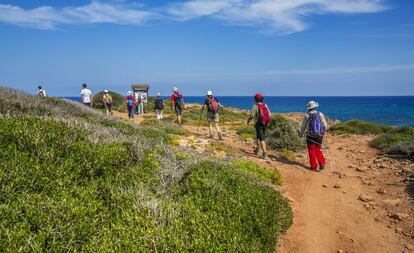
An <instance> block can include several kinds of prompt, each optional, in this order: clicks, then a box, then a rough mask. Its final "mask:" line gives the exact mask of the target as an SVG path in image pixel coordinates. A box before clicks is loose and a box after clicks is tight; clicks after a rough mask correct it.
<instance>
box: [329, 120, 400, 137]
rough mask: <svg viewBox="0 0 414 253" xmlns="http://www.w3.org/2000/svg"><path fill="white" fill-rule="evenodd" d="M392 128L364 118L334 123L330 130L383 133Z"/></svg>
mask: <svg viewBox="0 0 414 253" xmlns="http://www.w3.org/2000/svg"><path fill="white" fill-rule="evenodd" d="M391 128H392V127H390V126H384V125H377V124H374V123H370V122H366V121H362V120H350V121H346V122H341V123H338V124H335V125H333V126H332V127H331V128H330V129H329V131H330V132H332V133H335V134H382V133H386V132H387V131H389V130H391Z"/></svg>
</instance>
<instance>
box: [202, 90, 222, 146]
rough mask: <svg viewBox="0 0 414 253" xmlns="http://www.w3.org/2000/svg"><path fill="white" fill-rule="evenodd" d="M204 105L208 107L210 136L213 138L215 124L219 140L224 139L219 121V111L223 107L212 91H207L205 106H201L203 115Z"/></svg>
mask: <svg viewBox="0 0 414 253" xmlns="http://www.w3.org/2000/svg"><path fill="white" fill-rule="evenodd" d="M204 107H207V121H208V123H209V130H210V136H209V138H213V126H214V128H215V129H216V131H217V134H218V137H219V140H221V141H222V140H223V136H222V134H221V132H220V127H219V125H218V123H219V118H220V116H219V113H220V108H222V106H221V104H220V102H219V101H218V99H217V98H216V97H214V96H213V92H212V91H210V90H209V91H207V98H206V100H205V101H204V104H203V107H202V108H201V115H203V112H204Z"/></svg>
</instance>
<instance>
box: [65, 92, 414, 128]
mask: <svg viewBox="0 0 414 253" xmlns="http://www.w3.org/2000/svg"><path fill="white" fill-rule="evenodd" d="M64 98H66V99H70V100H74V101H79V97H64ZM164 98H169V97H164ZM217 98H218V99H219V100H220V103H221V104H222V105H224V106H227V107H234V108H239V109H243V110H250V109H251V107H252V105H253V103H254V101H253V97H252V96H217ZM184 99H185V102H186V103H203V102H204V99H205V97H204V96H186V97H184ZM310 100H315V101H317V102H318V103H319V110H320V111H321V112H323V113H324V114H326V115H327V116H328V117H330V118H332V119H337V120H340V121H347V120H351V119H360V120H365V121H369V122H373V123H377V124H385V125H392V126H414V96H352V97H351V96H318V97H310V96H309V97H307V96H269V97H265V102H266V103H267V105H268V106H269V108H270V110H271V111H272V112H274V113H288V112H305V111H306V104H307V102H308V101H310Z"/></svg>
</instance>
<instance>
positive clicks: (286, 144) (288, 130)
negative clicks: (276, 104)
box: [267, 115, 305, 151]
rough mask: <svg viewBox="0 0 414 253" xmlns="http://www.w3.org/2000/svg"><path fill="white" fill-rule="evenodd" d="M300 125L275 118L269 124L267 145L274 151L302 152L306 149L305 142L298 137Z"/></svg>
mask: <svg viewBox="0 0 414 253" xmlns="http://www.w3.org/2000/svg"><path fill="white" fill-rule="evenodd" d="M298 128H299V126H298V124H297V123H295V122H293V121H291V120H289V119H286V118H284V117H283V116H280V115H277V116H274V117H273V119H272V121H271V122H270V123H269V126H268V130H267V131H268V132H267V136H268V138H267V144H268V146H269V147H270V148H271V149H273V150H277V151H280V150H285V149H288V150H294V151H296V150H300V149H303V148H304V147H305V144H304V141H303V140H302V139H301V138H300V137H299V136H298V131H297V130H298Z"/></svg>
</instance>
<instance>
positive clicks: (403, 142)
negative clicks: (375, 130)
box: [370, 127, 414, 160]
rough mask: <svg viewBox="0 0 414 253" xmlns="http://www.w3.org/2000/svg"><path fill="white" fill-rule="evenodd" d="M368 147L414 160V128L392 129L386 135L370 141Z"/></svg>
mask: <svg viewBox="0 0 414 253" xmlns="http://www.w3.org/2000/svg"><path fill="white" fill-rule="evenodd" d="M370 145H371V147H374V148H376V149H379V150H381V151H383V152H385V153H387V154H390V155H398V156H402V157H406V158H409V159H412V160H414V128H412V127H399V128H393V129H391V130H390V131H388V132H387V133H385V134H382V135H380V136H378V137H376V138H375V139H374V140H372V141H371V143H370Z"/></svg>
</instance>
